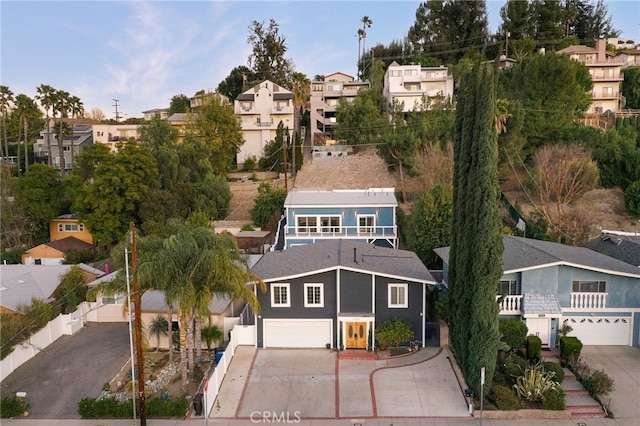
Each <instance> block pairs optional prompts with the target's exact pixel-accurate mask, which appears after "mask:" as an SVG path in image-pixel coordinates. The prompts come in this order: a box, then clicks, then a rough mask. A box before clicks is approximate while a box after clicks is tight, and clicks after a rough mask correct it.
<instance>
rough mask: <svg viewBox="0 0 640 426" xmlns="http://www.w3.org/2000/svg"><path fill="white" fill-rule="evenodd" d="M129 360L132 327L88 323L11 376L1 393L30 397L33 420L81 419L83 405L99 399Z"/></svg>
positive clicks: (58, 341) (56, 342)
mask: <svg viewBox="0 0 640 426" xmlns="http://www.w3.org/2000/svg"><path fill="white" fill-rule="evenodd" d="M129 357H130V350H129V330H128V324H127V323H101V324H98V323H88V325H87V326H85V327H84V328H83V329H82V330H80V331H79V332H78V333H76V334H74V335H73V336H62V337H61V338H59V339H58V340H56V341H55V342H53V343H52V344H51V345H49V346H48V347H46V348H45V349H44V350H43V351H42V352H40V353H39V354H37V355H36V356H35V357H33V358H32V359H30V360H29V361H27V362H26V363H24V364H23V365H21V366H20V367H19V368H18V369H16V370H15V371H14V372H13V373H11V374H10V375H9V376H8V377H7V378H6V379H5V380H3V381H2V384H1V387H2V394H3V395H11V394H14V395H15V392H19V391H20V392H26V393H27V397H26V401H27V402H28V403H29V404H30V405H31V409H30V411H29V413H30V416H29V418H30V419H79V418H80V415H79V414H78V402H80V400H81V399H82V398H85V397H91V398H96V397H98V396H99V395H100V392H101V390H102V387H103V386H104V384H105V383H106V382H109V381H110V380H111V379H113V378H114V377H115V376H116V374H117V373H118V371H120V369H121V368H122V366H123V365H124V364H125V363H126V362H127V360H128V359H129ZM26 421H27V422H28V420H26Z"/></svg>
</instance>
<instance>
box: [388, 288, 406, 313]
mask: <svg viewBox="0 0 640 426" xmlns="http://www.w3.org/2000/svg"><path fill="white" fill-rule="evenodd" d="M408 287H409V286H408V285H407V284H389V307H390V308H407V307H409V302H408V300H407V289H408Z"/></svg>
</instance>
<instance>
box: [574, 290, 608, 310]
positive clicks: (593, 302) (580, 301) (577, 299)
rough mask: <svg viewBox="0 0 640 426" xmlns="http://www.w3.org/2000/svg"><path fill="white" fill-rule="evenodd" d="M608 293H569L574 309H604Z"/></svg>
mask: <svg viewBox="0 0 640 426" xmlns="http://www.w3.org/2000/svg"><path fill="white" fill-rule="evenodd" d="M608 294H609V293H599V292H598V293H596V292H594V293H569V295H570V296H571V307H572V308H574V309H605V308H606V307H607V295H608Z"/></svg>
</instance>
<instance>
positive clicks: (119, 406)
mask: <svg viewBox="0 0 640 426" xmlns="http://www.w3.org/2000/svg"><path fill="white" fill-rule="evenodd" d="M145 408H146V414H147V416H149V417H155V418H160V417H163V418H167V417H177V418H184V417H185V415H186V414H187V409H188V408H189V403H188V402H187V400H186V399H185V398H178V399H171V400H163V399H162V398H157V397H156V398H152V399H150V400H148V401H147V402H146V406H145ZM139 409H140V408H139V407H136V411H139ZM78 412H79V413H80V416H81V417H82V418H83V419H127V418H131V416H132V415H133V403H132V401H131V400H128V401H117V400H116V399H115V398H104V399H93V398H84V399H83V400H82V401H80V402H79V403H78Z"/></svg>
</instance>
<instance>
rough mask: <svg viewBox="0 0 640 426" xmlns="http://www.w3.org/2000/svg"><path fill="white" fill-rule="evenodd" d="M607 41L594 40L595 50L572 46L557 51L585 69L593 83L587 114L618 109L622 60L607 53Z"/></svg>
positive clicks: (587, 47)
mask: <svg viewBox="0 0 640 426" xmlns="http://www.w3.org/2000/svg"><path fill="white" fill-rule="evenodd" d="M606 48H607V41H606V40H605V39H598V40H596V48H595V49H594V48H593V47H589V46H583V45H573V46H569V47H565V48H564V49H561V50H558V54H562V55H568V56H569V57H570V58H571V59H574V60H576V61H578V62H580V63H582V64H584V65H585V66H586V67H587V68H589V74H590V75H591V80H592V81H593V89H592V92H591V98H592V99H593V102H592V103H591V106H590V107H589V109H588V110H587V113H596V114H600V113H605V112H614V113H615V112H618V110H619V109H620V84H621V83H622V80H623V79H624V77H623V75H622V74H621V73H620V69H621V67H622V66H623V65H624V60H623V59H622V58H619V57H612V55H611V54H610V53H608V52H607V50H606Z"/></svg>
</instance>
